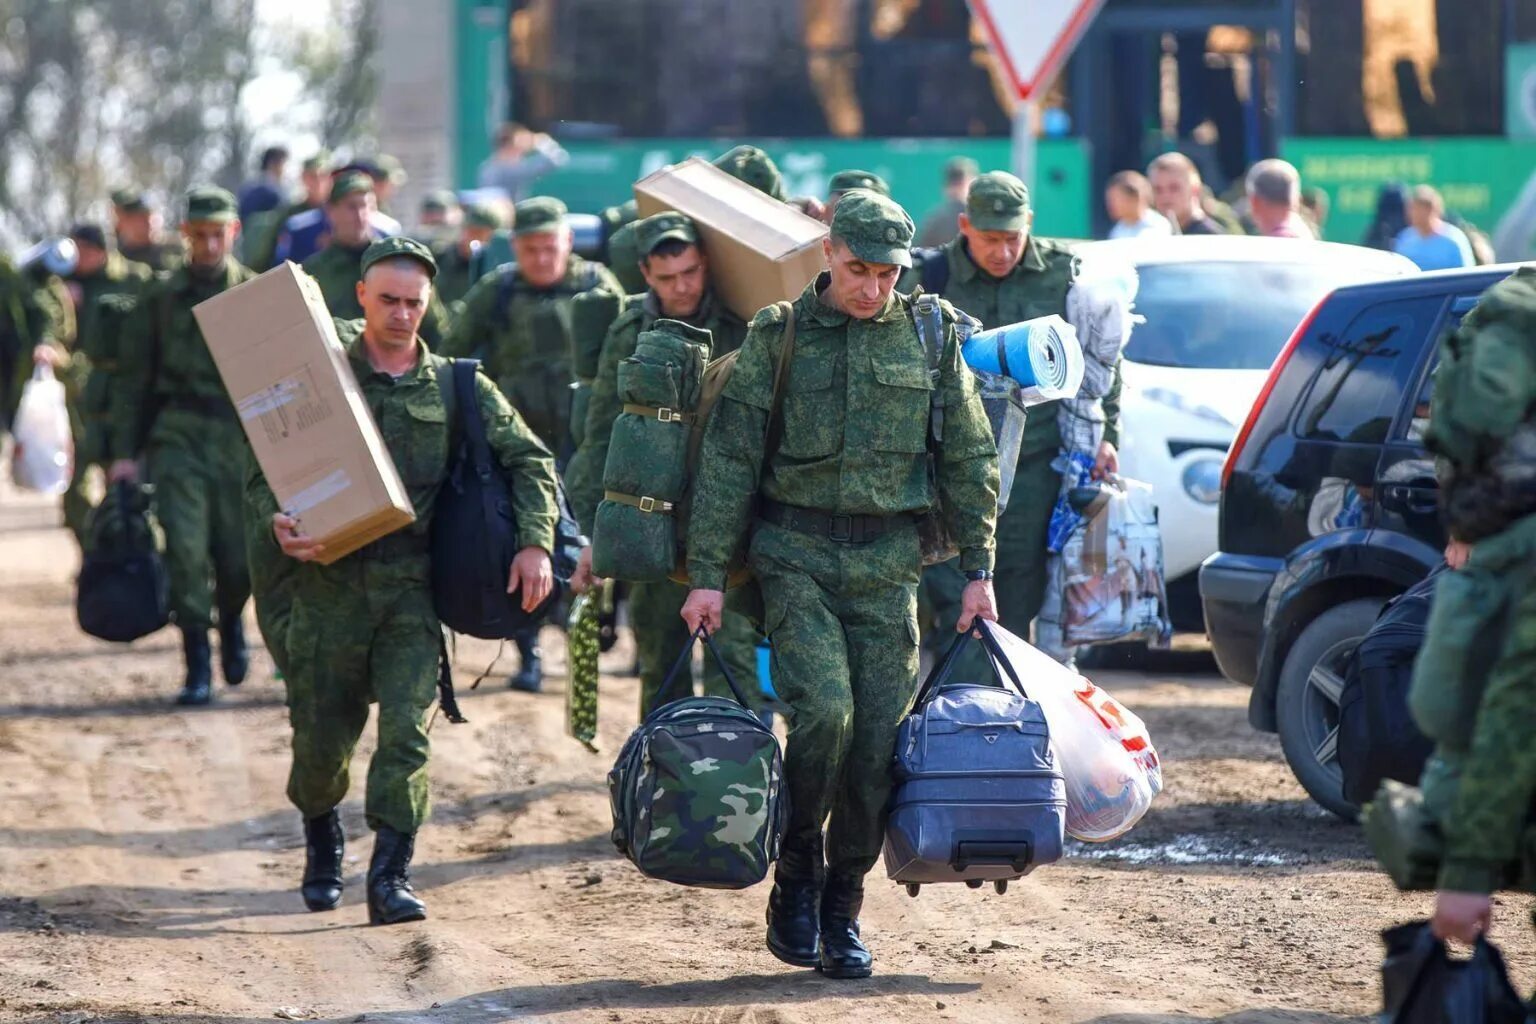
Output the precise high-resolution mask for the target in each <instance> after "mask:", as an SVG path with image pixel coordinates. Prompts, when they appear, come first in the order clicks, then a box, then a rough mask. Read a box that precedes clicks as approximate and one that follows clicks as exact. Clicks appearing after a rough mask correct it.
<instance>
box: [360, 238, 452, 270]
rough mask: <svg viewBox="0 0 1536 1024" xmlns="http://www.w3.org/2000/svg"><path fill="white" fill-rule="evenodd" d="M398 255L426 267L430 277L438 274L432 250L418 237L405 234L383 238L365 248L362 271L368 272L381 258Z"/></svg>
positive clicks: (391, 257)
mask: <svg viewBox="0 0 1536 1024" xmlns="http://www.w3.org/2000/svg"><path fill="white" fill-rule="evenodd" d="M397 256H398V257H404V258H405V259H408V260H415V261H416V262H417V263H420V264H421V265H422V266H424V267H426V268H427V276H428V277H436V276H437V260H435V259H433V258H432V250H431V249H428V248H427V247H426V246H425V245H423V244H421V243H420V242H418V241H416V239H414V238H406V237H405V236H404V235H396V236H394V237H392V238H381V239H379V240H378V241H377V242H374V243H373V244H372V245H370V246H369V247H368V248H366V249H364V250H363V262H362V267H361V270H362V273H364V274H366V273H368V268H369V267H371V266H373V265H374V264H375V263H377V262H379V261H380V260H389V259H394V258H395V257H397Z"/></svg>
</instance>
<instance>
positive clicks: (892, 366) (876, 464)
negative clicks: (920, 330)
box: [688, 274, 998, 590]
mask: <svg viewBox="0 0 1536 1024" xmlns="http://www.w3.org/2000/svg"><path fill="white" fill-rule="evenodd" d="M826 286H827V275H825V274H823V275H822V276H821V277H820V278H818V279H817V280H816V281H813V282H812V283H811V284H810V286H809V287H807V288H806V290H805V291H804V292H803V293H802V294H801V295H800V298H799V299H798V300H797V301H796V302H795V304H794V315H795V352H794V358H793V360H792V362H791V364H790V367H789V371H788V379H787V380H786V381H785V382H784V386H783V406H782V409H781V412H780V415H781V416H782V430H781V438H780V441H779V446H778V449H777V450H776V451H772V452H770V451H767V450H766V448H767V439H768V426H769V412H770V409H771V408H772V404H773V378H774V371H775V369H776V367H777V365H778V358H779V352H780V345H781V343H782V339H783V336H784V335H783V313H782V311H781V310H780V308H779V307H777V306H770V307H768V308H767V309H764V310H762V311H760V312H759V313H758V314H757V316H755V317H754V318H753V319H752V325H751V328H750V330H748V332H747V339H746V341H745V342H744V343H743V344H742V347H741V355H740V356H739V357H738V362H737V364H736V369H735V372H734V373H733V374H732V375H731V379H730V381H729V382H728V383H727V384H726V387H725V391H724V392H723V393H722V395H721V397H720V402H719V404H718V405H717V406H716V407H715V411H714V413H713V414H712V415H711V417H710V421H709V427H708V429H707V430H706V431H705V434H704V444H703V449H702V451H701V453H700V457H699V465H698V467H697V469H696V475H695V481H694V492H693V493H694V497H693V501H694V505H693V512H692V518H691V519H690V521H689V525H688V574H689V577H690V578H691V579H692V580H693V584H694V586H695V587H697V588H700V589H709V590H723V589H724V585H725V576H726V564H727V562H728V561H729V559H730V557H731V555H732V553H733V552H734V551H735V550H736V549H737V547H738V541H739V540H740V539H741V538H742V537H744V536H746V533H747V530H748V529H749V528H750V526H751V521H750V520H751V514H752V507H753V495H754V494H757V493H759V492H760V493H761V494H762V495H764V496H765V497H768V498H771V499H773V500H775V501H780V502H783V503H785V504H788V505H797V506H800V507H803V508H813V509H820V510H823V511H827V512H833V513H840V514H850V515H852V514H867V515H893V514H898V513H908V512H925V511H927V510H929V509H930V508H932V507H933V505H934V503H935V500H936V499H938V500H940V501H941V502H942V506H943V508H944V511H945V514H946V517H947V519H948V523H949V525H950V527H951V530H952V532H953V534H954V536H955V538H956V539H957V541H958V543H959V547H960V560H961V567H962V568H963V569H967V570H969V569H990V568H991V567H992V558H993V553H994V550H995V546H994V542H993V531H994V528H995V527H996V522H997V489H998V471H997V447H996V445H995V444H994V443H993V440H992V430H991V427H990V425H989V424H988V421H987V416H986V412H985V411H984V410H983V408H982V404H981V398H980V396H979V395H978V393H977V391H976V384H975V378H974V377H973V376H972V375H971V373H970V371H969V370H967V369H966V368H965V366H964V364H962V363H961V361H960V351H959V348H958V346H957V345H956V343H955V334H954V328H953V325H954V322H955V311H954V308H953V307H952V306H950V305H949V304H948V303H942V304H941V306H942V309H943V314H944V322H945V345H944V352H943V354H942V356H941V357H940V365H939V369H938V375H937V381H935V380H934V379H933V378H932V377H931V376H930V374H929V369H928V362H927V357H926V356H925V354H924V352H923V346H922V343H921V342H920V341H919V339H918V336H917V328H916V326H915V325H914V323H913V321H912V313H911V307H912V302H911V299H910V298H908V297H907V296H905V295H902V294H900V293H897V292H893V293H892V294H891V297H890V299H889V300H888V301H887V302H886V305H885V308H884V309H883V310H882V311H881V312H880V313H879V314H878V315H876V316H874V317H872V318H871V319H869V320H855V319H853V318H851V317H850V316H849V315H848V314H846V313H843V312H840V311H838V310H835V309H833V308H832V307H830V306H828V305H827V304H826V303H824V302H823V301H822V300H821V298H820V294H819V293H820V290H821V289H824V288H825V287H826ZM935 388H937V390H938V395H937V396H935V395H934V394H933V392H934V390H935ZM935 398H936V400H937V402H938V403H939V404H941V405H942V406H943V409H944V428H943V430H944V437H943V441H942V443H940V444H939V445H938V447H937V450H936V451H935V452H934V458H933V465H934V469H935V473H934V474H933V478H932V479H930V474H929V457H928V451H929V412H930V403H931V402H932V401H933V400H935ZM935 484H937V490H938V493H937V494H935V490H934V487H935Z"/></svg>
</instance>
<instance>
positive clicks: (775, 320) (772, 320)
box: [752, 302, 784, 327]
mask: <svg viewBox="0 0 1536 1024" xmlns="http://www.w3.org/2000/svg"><path fill="white" fill-rule="evenodd" d="M783 322H784V307H783V306H782V305H780V304H779V303H777V302H775V303H774V304H773V305H771V306H764V307H763V308H762V309H760V310H758V311H757V314H756V315H755V316H753V317H752V326H753V327H772V326H773V325H774V324H781V323H783Z"/></svg>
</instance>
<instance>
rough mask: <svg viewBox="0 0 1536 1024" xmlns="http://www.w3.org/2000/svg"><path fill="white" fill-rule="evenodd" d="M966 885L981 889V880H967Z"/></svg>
mask: <svg viewBox="0 0 1536 1024" xmlns="http://www.w3.org/2000/svg"><path fill="white" fill-rule="evenodd" d="M965 884H966V885H968V886H970V887H971V888H972V889H980V888H981V879H979V878H967V879H966V880H965Z"/></svg>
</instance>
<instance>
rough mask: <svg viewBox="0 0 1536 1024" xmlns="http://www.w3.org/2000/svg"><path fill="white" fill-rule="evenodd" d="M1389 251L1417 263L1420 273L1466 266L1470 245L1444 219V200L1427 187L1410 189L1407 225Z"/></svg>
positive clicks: (1467, 265)
mask: <svg viewBox="0 0 1536 1024" xmlns="http://www.w3.org/2000/svg"><path fill="white" fill-rule="evenodd" d="M1392 248H1393V251H1395V252H1396V253H1398V254H1399V255H1401V256H1406V257H1408V258H1409V259H1410V260H1413V262H1414V263H1416V264H1418V267H1419V269H1420V270H1450V269H1453V268H1455V267H1470V266H1472V265H1474V264H1475V263H1476V262H1477V260H1476V259H1474V258H1473V256H1472V243H1470V242H1469V241H1467V236H1466V234H1465V233H1463V232H1462V230H1461V229H1460V228H1458V227H1457V226H1456V225H1454V224H1449V223H1447V222H1446V220H1445V201H1444V200H1442V199H1441V198H1440V193H1439V192H1436V191H1435V190H1434V189H1433V188H1430V187H1429V186H1428V185H1420V186H1419V187H1418V188H1415V189H1414V190H1413V198H1412V199H1411V200H1410V201H1409V203H1408V226H1407V227H1406V228H1404V229H1403V230H1402V231H1401V232H1399V233H1398V236H1397V241H1396V242H1394V243H1393V245H1392Z"/></svg>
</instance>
